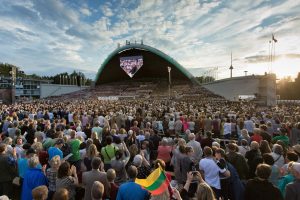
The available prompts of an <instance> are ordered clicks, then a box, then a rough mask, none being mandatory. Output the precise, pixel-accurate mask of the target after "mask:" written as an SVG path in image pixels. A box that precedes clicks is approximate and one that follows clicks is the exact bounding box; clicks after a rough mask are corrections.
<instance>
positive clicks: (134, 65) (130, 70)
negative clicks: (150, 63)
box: [120, 56, 143, 78]
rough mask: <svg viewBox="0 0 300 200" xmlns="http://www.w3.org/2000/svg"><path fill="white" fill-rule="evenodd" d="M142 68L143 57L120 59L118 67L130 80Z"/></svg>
mask: <svg viewBox="0 0 300 200" xmlns="http://www.w3.org/2000/svg"><path fill="white" fill-rule="evenodd" d="M142 66H143V56H129V57H120V67H121V68H122V69H123V70H124V71H125V72H126V74H127V75H128V76H130V78H132V77H133V76H134V74H135V73H136V72H137V71H139V69H140V68H141V67H142Z"/></svg>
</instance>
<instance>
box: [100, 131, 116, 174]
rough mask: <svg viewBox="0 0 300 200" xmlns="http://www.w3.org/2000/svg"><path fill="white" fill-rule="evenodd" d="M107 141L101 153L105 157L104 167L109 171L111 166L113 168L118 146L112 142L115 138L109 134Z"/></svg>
mask: <svg viewBox="0 0 300 200" xmlns="http://www.w3.org/2000/svg"><path fill="white" fill-rule="evenodd" d="M105 141H106V144H107V145H106V146H105V147H102V149H101V155H102V156H103V159H104V169H105V171H107V170H108V169H109V168H111V160H113V159H115V154H116V151H117V150H118V147H116V146H114V145H113V144H112V141H113V138H112V137H111V136H107V137H106V138H105Z"/></svg>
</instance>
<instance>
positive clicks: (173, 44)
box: [0, 0, 300, 78]
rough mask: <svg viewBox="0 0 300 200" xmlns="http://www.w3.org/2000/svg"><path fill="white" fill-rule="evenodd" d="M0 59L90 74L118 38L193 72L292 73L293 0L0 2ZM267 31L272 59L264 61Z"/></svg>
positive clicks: (297, 20) (295, 45)
mask: <svg viewBox="0 0 300 200" xmlns="http://www.w3.org/2000/svg"><path fill="white" fill-rule="evenodd" d="M0 2H1V3H0V44H1V45H0V62H7V63H11V64H14V65H17V66H20V67H21V69H23V70H24V71H25V72H26V73H36V74H39V75H53V74H57V73H60V72H65V71H67V72H72V71H73V70H77V71H82V72H84V73H85V74H86V75H87V76H88V77H90V78H94V76H95V74H96V72H97V71H98V69H99V67H100V65H101V63H102V62H103V61H104V59H105V58H106V57H107V56H108V55H109V54H110V53H111V52H112V51H113V50H114V49H115V48H116V47H117V44H118V43H120V44H123V45H124V44H125V41H126V40H130V41H131V42H134V41H137V42H139V41H140V40H141V39H143V41H144V44H147V45H150V46H152V47H155V48H157V49H159V50H161V51H163V52H164V53H166V54H168V55H170V56H171V57H173V58H174V59H175V60H177V61H178V62H179V63H180V64H181V65H183V66H184V67H185V68H187V69H189V70H190V71H191V72H192V74H193V75H195V76H198V75H199V74H201V73H203V72H206V74H207V71H208V70H209V68H212V67H219V70H218V78H227V77H229V70H228V68H229V66H230V52H231V51H232V53H233V67H234V70H233V75H234V76H240V75H244V71H248V74H263V73H264V72H269V71H273V72H275V73H276V74H277V76H278V77H279V78H282V77H284V76H292V77H295V76H296V74H297V72H299V71H300V12H299V10H300V1H297V0H268V1H263V0H251V1H247V0H246V1H243V0H232V1H229V0H227V1H222V0H210V1H209V0H207V1H206V0H111V1H105V0H75V1H74V0H69V1H66V0H14V1H12V0H0ZM272 33H274V35H275V38H276V39H277V40H278V42H277V43H276V46H275V47H276V48H275V54H276V59H275V62H274V63H273V66H272V68H271V67H270V64H269V63H268V54H269V40H271V35H272ZM199 68H204V69H199Z"/></svg>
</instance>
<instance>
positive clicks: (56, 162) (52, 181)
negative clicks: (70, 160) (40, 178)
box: [46, 156, 61, 199]
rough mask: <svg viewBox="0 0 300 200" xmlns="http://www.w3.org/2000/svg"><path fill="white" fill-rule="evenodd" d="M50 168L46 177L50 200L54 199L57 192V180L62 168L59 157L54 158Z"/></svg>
mask: <svg viewBox="0 0 300 200" xmlns="http://www.w3.org/2000/svg"><path fill="white" fill-rule="evenodd" d="M49 163H50V168H48V169H47V171H46V177H47V180H48V184H49V196H48V198H49V199H52V197H53V195H54V193H55V191H56V179H57V171H58V168H59V166H60V163H61V160H60V157H59V156H54V157H53V158H52V159H51V160H50V162H49Z"/></svg>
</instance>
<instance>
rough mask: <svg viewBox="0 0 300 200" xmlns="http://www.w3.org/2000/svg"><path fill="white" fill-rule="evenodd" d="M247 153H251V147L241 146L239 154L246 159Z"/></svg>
mask: <svg viewBox="0 0 300 200" xmlns="http://www.w3.org/2000/svg"><path fill="white" fill-rule="evenodd" d="M247 151H250V147H249V146H239V153H240V154H242V155H243V156H244V157H245V155H246V152H247Z"/></svg>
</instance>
